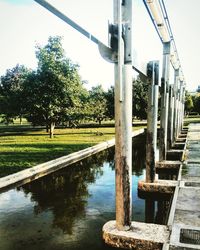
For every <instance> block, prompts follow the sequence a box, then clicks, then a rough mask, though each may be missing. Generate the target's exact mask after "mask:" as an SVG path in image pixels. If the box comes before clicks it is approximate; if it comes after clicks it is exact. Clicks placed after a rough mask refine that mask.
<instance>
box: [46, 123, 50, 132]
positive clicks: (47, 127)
mask: <svg viewBox="0 0 200 250" xmlns="http://www.w3.org/2000/svg"><path fill="white" fill-rule="evenodd" d="M46 132H47V133H49V125H48V124H47V125H46Z"/></svg>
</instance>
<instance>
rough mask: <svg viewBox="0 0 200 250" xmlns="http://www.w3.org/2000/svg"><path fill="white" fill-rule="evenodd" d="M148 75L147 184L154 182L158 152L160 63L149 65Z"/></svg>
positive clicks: (154, 62)
mask: <svg viewBox="0 0 200 250" xmlns="http://www.w3.org/2000/svg"><path fill="white" fill-rule="evenodd" d="M147 75H148V77H149V88H148V109H147V143H146V182H154V180H155V163H156V150H157V117H158V79H159V63H158V61H153V62H149V63H148V66H147Z"/></svg>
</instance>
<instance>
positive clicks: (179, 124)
mask: <svg viewBox="0 0 200 250" xmlns="http://www.w3.org/2000/svg"><path fill="white" fill-rule="evenodd" d="M182 99H183V81H181V82H180V95H179V105H178V107H179V110H178V114H179V115H178V135H179V134H180V133H181V127H182V118H183V117H182Z"/></svg>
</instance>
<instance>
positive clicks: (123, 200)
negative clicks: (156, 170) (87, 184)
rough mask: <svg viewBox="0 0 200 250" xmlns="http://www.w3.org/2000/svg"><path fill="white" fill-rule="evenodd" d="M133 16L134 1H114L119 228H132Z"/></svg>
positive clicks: (116, 169)
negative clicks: (116, 59) (116, 29)
mask: <svg viewBox="0 0 200 250" xmlns="http://www.w3.org/2000/svg"><path fill="white" fill-rule="evenodd" d="M131 15H132V0H126V1H121V0H114V24H115V25H116V24H117V27H118V63H117V64H115V139H116V143H115V178H116V227H117V229H118V230H128V229H130V226H131V219H132V218H131V217H132V200H131V186H132V185H131V180H132V137H131V134H132V61H131V60H132V51H131V46H132V41H131V32H132V18H131ZM122 26H123V29H122Z"/></svg>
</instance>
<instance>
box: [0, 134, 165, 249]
mask: <svg viewBox="0 0 200 250" xmlns="http://www.w3.org/2000/svg"><path fill="white" fill-rule="evenodd" d="M141 138H142V139H141ZM143 139H144V138H143V137H138V138H137V139H136V140H134V141H135V142H134V143H133V148H134V150H133V186H132V196H133V207H134V209H133V211H134V214H133V219H134V220H136V221H144V220H145V201H144V200H142V199H139V198H138V196H137V185H138V180H139V179H143V178H144V177H143V175H142V174H143V172H144V170H143V169H144V164H145V160H144V153H145V152H144V151H145V147H144V144H143ZM113 159H114V149H113V148H111V149H109V150H106V151H103V152H101V153H99V154H96V155H94V156H93V157H90V158H88V159H85V160H83V161H81V162H79V163H76V164H74V165H72V166H69V167H66V168H65V169H63V170H61V171H58V172H55V173H53V174H51V175H48V176H46V177H43V178H41V179H39V180H36V181H33V182H32V183H29V184H26V185H24V186H22V187H20V188H18V189H17V191H16V190H11V191H9V192H7V193H4V194H1V195H0V235H1V237H0V249H3V250H18V249H20V250H27V249H29V250H40V249H41V250H45V249H48V250H62V249H65V250H66V249H70V250H75V249H76V250H86V249H87V250H106V249H110V248H109V247H108V246H105V245H104V244H103V242H102V234H101V230H102V226H103V225H104V224H105V222H107V221H108V220H113V219H115V173H114V160H113ZM149 204H150V202H149ZM147 206H148V205H147V204H146V219H147V220H149V222H150V221H151V219H150V217H151V218H153V221H158V219H157V218H160V217H162V215H161V212H159V211H160V208H162V207H163V205H161V203H158V204H157V205H152V209H151V210H150V209H149V208H147ZM149 206H150V205H149ZM153 206H155V211H154V210H153ZM156 207H157V208H156ZM147 209H148V210H147ZM147 211H149V212H147ZM150 211H151V212H150ZM153 211H154V212H153ZM147 216H148V218H147Z"/></svg>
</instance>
